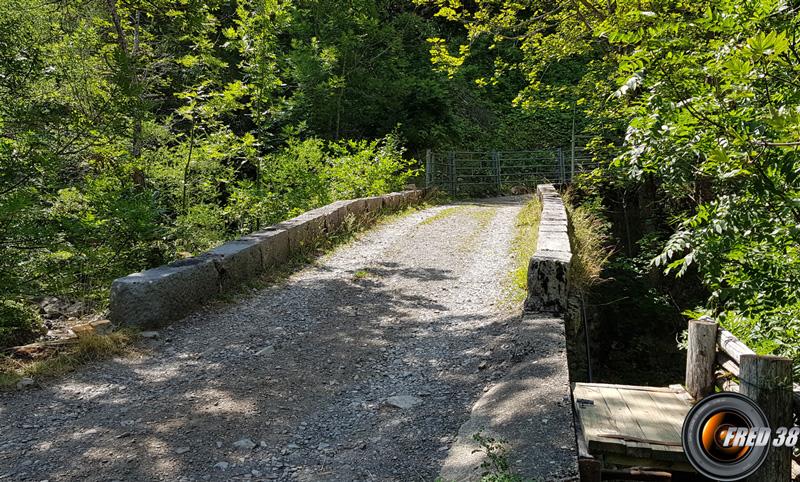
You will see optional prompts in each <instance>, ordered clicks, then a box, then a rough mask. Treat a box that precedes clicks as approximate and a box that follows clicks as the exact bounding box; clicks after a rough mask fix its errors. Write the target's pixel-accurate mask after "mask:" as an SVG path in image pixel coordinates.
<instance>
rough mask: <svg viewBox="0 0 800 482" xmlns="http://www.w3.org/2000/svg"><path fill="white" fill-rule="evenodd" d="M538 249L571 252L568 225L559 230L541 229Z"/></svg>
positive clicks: (537, 244)
mask: <svg viewBox="0 0 800 482" xmlns="http://www.w3.org/2000/svg"><path fill="white" fill-rule="evenodd" d="M565 224H566V223H565ZM536 250H537V251H563V252H566V253H569V252H570V246H569V236H568V235H567V230H566V225H565V226H564V230H559V231H547V230H545V231H543V230H541V229H540V230H539V240H538V242H537V243H536Z"/></svg>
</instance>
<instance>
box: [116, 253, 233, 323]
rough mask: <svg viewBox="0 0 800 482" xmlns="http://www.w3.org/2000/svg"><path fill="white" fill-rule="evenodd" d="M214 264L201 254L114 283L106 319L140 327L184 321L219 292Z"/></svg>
mask: <svg viewBox="0 0 800 482" xmlns="http://www.w3.org/2000/svg"><path fill="white" fill-rule="evenodd" d="M215 261H217V260H216V258H215V257H214V256H210V255H201V256H196V257H194V258H189V259H185V260H181V261H176V262H174V263H170V264H168V265H165V266H159V267H158V268H153V269H149V270H147V271H142V272H140V273H134V274H131V275H128V276H125V277H124V278H118V279H116V280H114V282H113V283H112V284H111V297H110V300H109V318H110V319H111V321H112V322H113V323H115V324H127V325H136V326H143V327H148V326H159V325H164V324H166V323H168V322H171V321H174V320H178V319H180V318H183V317H184V316H186V315H187V314H189V313H190V312H191V311H192V310H194V309H195V308H197V307H198V306H199V305H200V304H202V303H203V302H205V301H207V300H209V299H211V298H213V297H214V296H216V295H217V294H218V293H219V292H220V280H219V273H218V271H217V267H216V265H215Z"/></svg>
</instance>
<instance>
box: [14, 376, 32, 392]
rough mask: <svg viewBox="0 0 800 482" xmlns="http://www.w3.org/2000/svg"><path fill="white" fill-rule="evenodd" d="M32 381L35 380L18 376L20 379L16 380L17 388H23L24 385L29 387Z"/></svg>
mask: <svg viewBox="0 0 800 482" xmlns="http://www.w3.org/2000/svg"><path fill="white" fill-rule="evenodd" d="M34 383H35V382H34V381H33V378H28V377H25V378H20V380H19V381H18V382H17V390H23V389H25V388H26V387H30V386H31V385H33V384H34Z"/></svg>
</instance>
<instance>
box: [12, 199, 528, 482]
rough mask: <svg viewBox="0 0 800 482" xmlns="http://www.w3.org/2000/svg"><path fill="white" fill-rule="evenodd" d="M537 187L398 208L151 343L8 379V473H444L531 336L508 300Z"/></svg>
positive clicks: (177, 476)
mask: <svg viewBox="0 0 800 482" xmlns="http://www.w3.org/2000/svg"><path fill="white" fill-rule="evenodd" d="M525 199H526V198H524V197H507V198H499V199H492V200H483V201H480V202H474V203H465V204H459V205H453V206H437V207H433V208H429V209H426V210H423V211H417V212H413V213H411V214H408V215H405V216H402V217H399V218H396V219H394V220H392V221H391V222H388V223H385V224H382V225H380V226H378V227H376V228H375V229H372V230H370V231H368V232H367V233H365V234H363V235H362V236H361V237H360V238H359V239H358V240H356V241H354V242H352V243H350V244H348V245H345V246H342V247H340V248H339V249H337V250H335V251H334V252H333V253H331V254H329V255H327V256H325V257H323V258H321V259H319V260H318V261H317V262H316V263H314V265H312V266H308V267H307V268H305V269H303V270H301V271H298V272H297V273H295V274H294V275H292V276H291V277H290V278H289V279H288V280H287V281H286V282H284V283H282V284H280V285H276V286H271V287H268V288H264V289H260V290H254V291H253V292H252V293H250V294H248V295H247V296H244V297H243V298H242V299H239V300H237V301H236V302H235V303H228V304H222V303H218V304H215V305H212V306H209V307H207V308H205V309H203V310H201V311H200V312H198V313H196V314H194V315H192V316H189V317H188V318H186V319H185V320H182V321H180V322H178V323H175V324H173V325H172V326H171V327H169V328H165V329H162V330H160V331H159V332H158V333H151V334H149V338H147V339H144V340H143V341H142V342H141V347H142V351H141V352H140V354H138V355H132V356H128V357H123V358H117V359H114V360H111V361H108V362H105V363H103V364H96V365H92V366H87V367H85V368H84V369H82V370H80V371H79V372H77V373H74V374H72V375H70V376H68V377H66V378H64V379H61V380H58V381H55V382H52V383H49V384H46V385H45V386H41V387H35V388H29V389H26V390H24V391H18V392H6V393H0V427H2V436H1V437H0V480H5V479H7V480H50V481H57V480H78V479H80V480H104V481H106V480H177V481H183V480H186V481H190V480H301V481H312V480H314V481H316V480H398V481H408V480H433V479H435V478H436V475H437V474H438V472H439V468H440V466H441V464H442V462H443V460H444V459H445V457H446V456H447V451H448V449H449V447H450V445H451V444H452V442H453V440H454V439H455V436H456V434H457V433H458V430H459V427H460V426H461V424H462V423H463V422H464V421H465V420H466V419H467V418H468V416H469V412H470V410H471V408H472V406H473V404H474V403H475V401H476V400H477V399H478V398H479V397H480V396H481V395H482V394H483V393H484V391H485V390H488V389H489V388H490V387H491V386H492V384H493V383H494V382H495V381H497V380H499V379H500V378H501V377H502V376H503V374H504V373H506V372H507V371H508V370H510V369H511V368H512V367H513V366H514V365H515V364H517V363H519V362H520V361H522V360H523V359H524V358H525V354H526V353H528V352H530V351H532V350H533V349H534V348H535V347H533V348H532V347H530V346H528V345H529V344H530V343H529V342H527V341H526V343H525V345H524V346H520V345H519V344H518V343H517V342H516V339H515V335H514V326H515V324H517V323H518V321H519V318H520V310H519V308H520V307H518V306H509V305H508V304H506V303H503V290H504V279H505V277H506V275H507V273H508V272H509V271H510V270H511V266H510V258H509V253H508V250H509V247H510V243H511V239H512V238H513V232H514V219H515V216H516V214H517V213H518V211H519V208H520V207H521V205H522V203H523V202H524V200H525Z"/></svg>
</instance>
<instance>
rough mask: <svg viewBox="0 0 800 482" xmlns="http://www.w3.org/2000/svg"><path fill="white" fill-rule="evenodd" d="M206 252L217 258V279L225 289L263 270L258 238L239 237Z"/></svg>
mask: <svg viewBox="0 0 800 482" xmlns="http://www.w3.org/2000/svg"><path fill="white" fill-rule="evenodd" d="M208 254H210V255H212V256H215V257H216V258H217V271H218V272H219V280H220V283H221V284H222V287H223V288H225V289H227V288H230V287H231V286H233V285H235V284H238V283H241V282H242V281H246V280H248V279H250V278H254V277H256V276H258V275H259V274H261V273H262V272H263V271H264V266H263V262H262V257H261V244H260V243H259V240H258V239H253V238H240V239H236V240H234V241H228V242H227V243H225V244H223V245H222V246H218V247H216V248H214V249H212V250H211V251H209V252H208Z"/></svg>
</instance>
